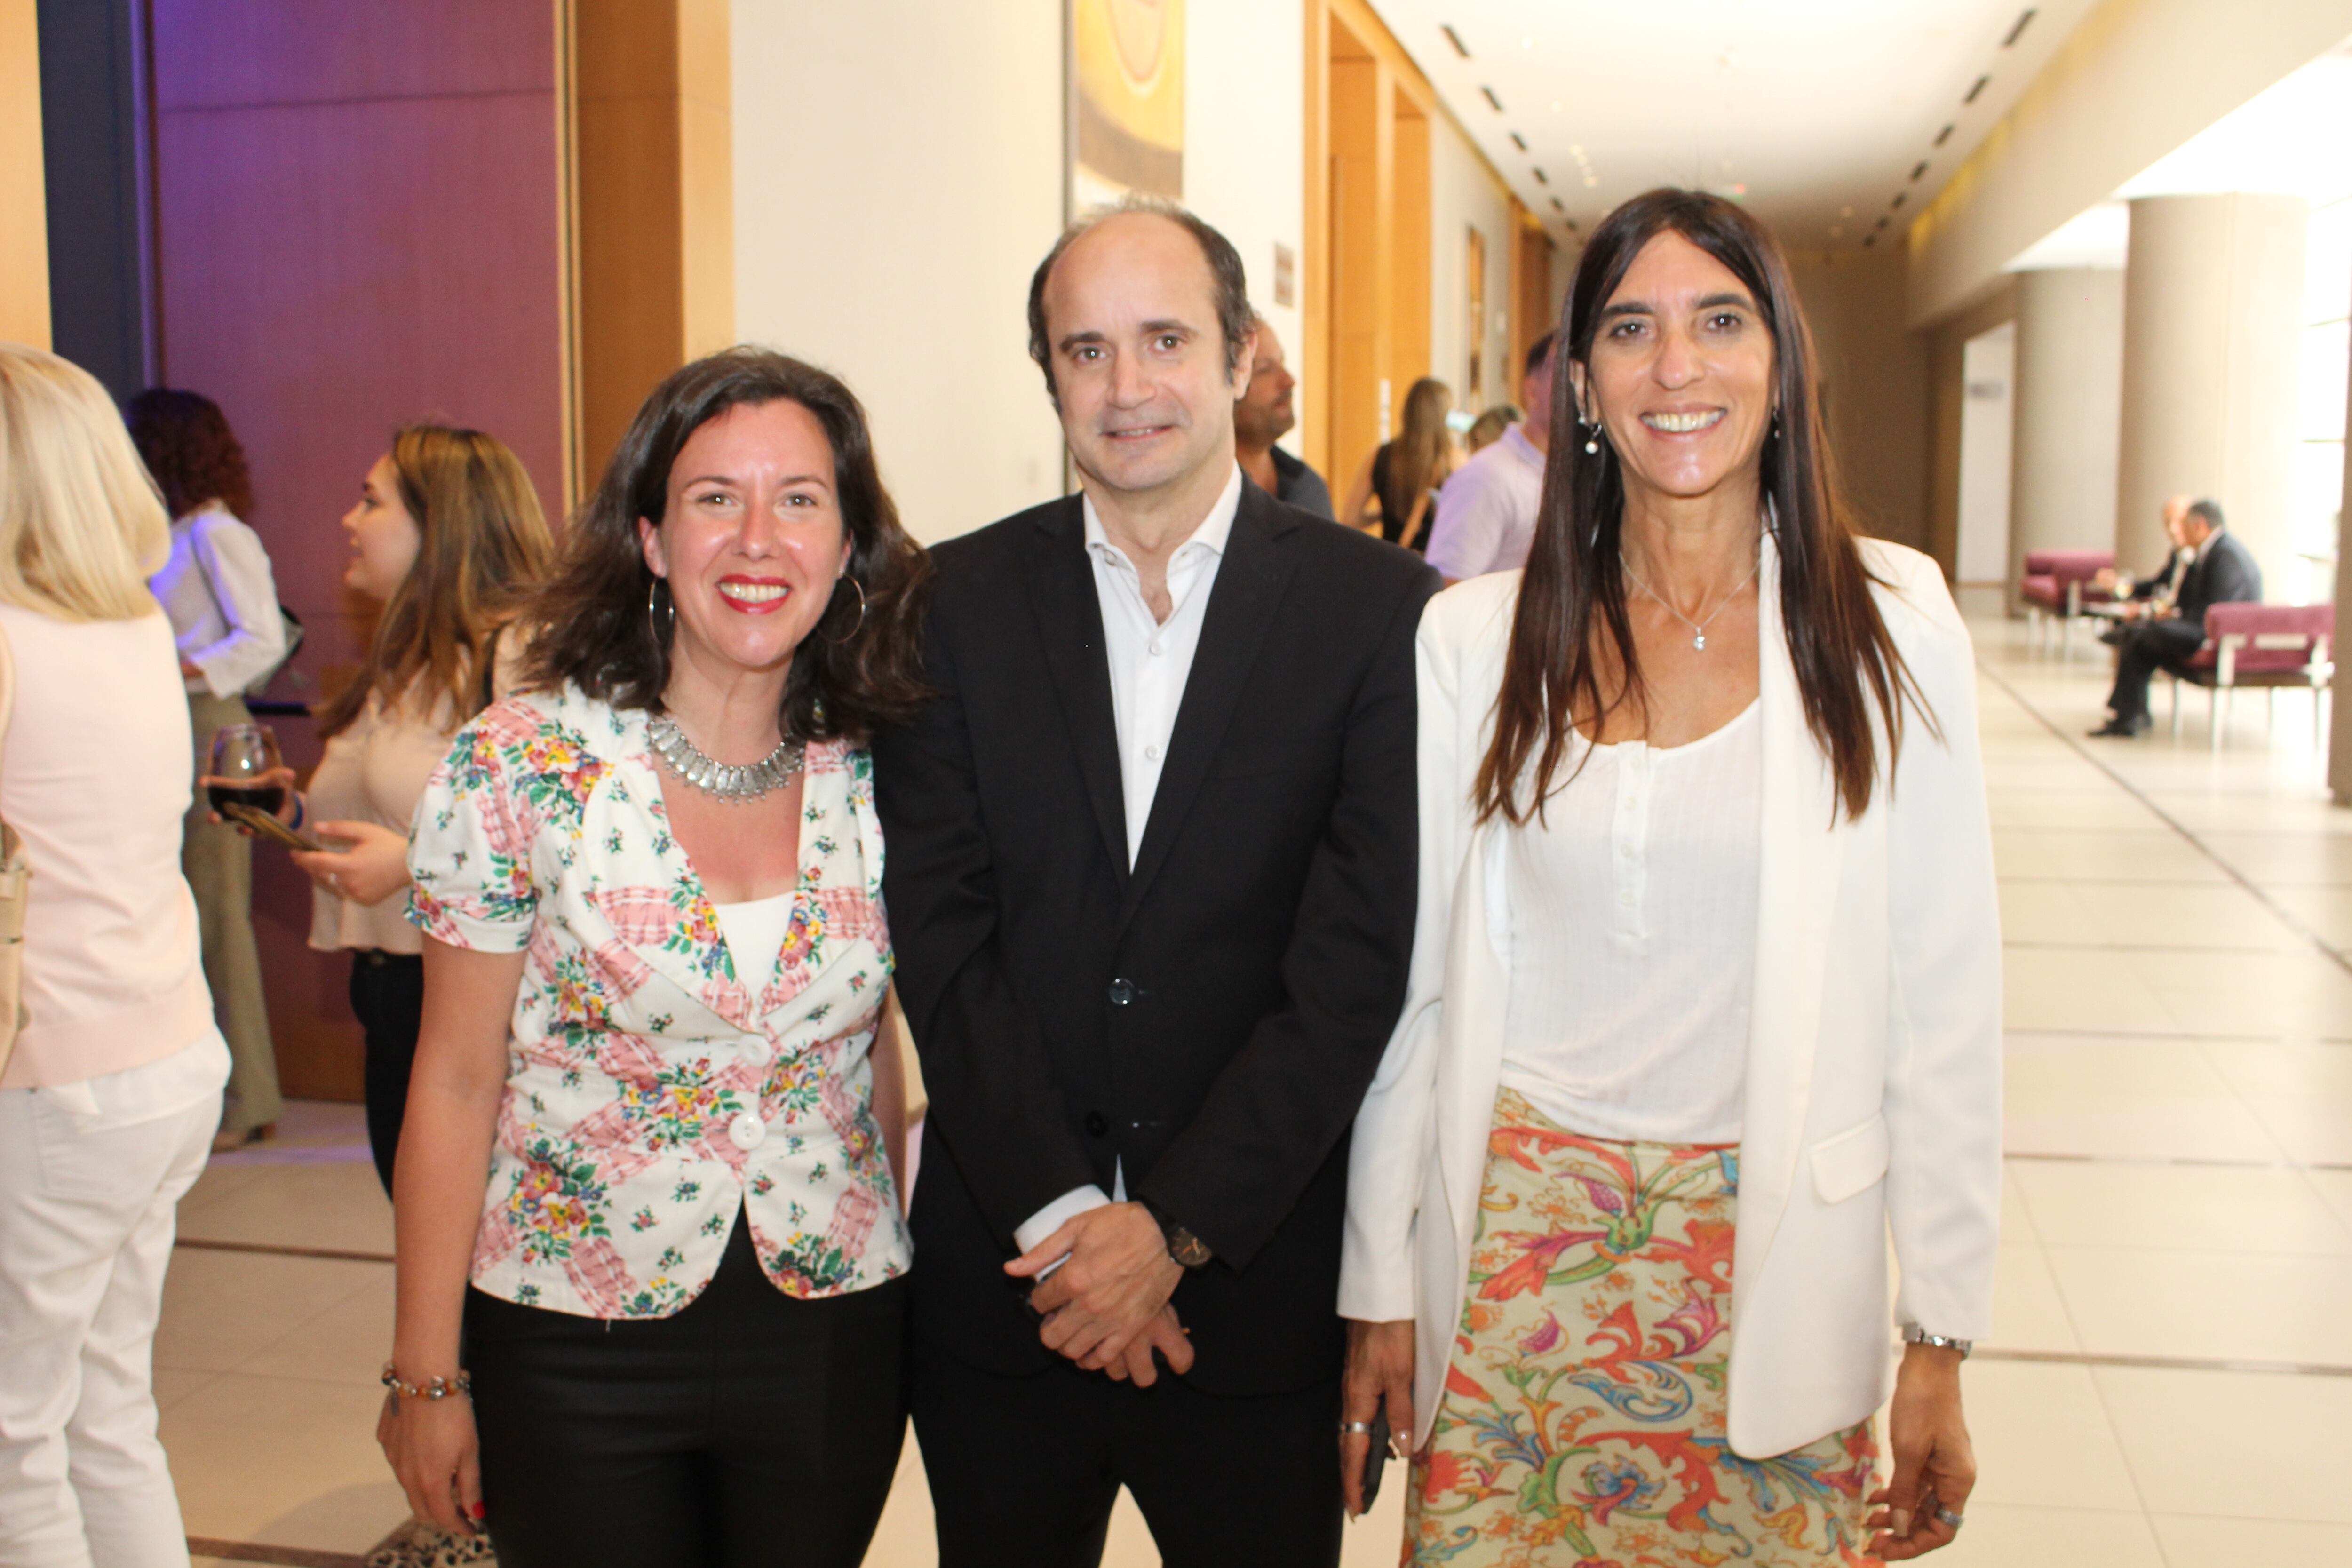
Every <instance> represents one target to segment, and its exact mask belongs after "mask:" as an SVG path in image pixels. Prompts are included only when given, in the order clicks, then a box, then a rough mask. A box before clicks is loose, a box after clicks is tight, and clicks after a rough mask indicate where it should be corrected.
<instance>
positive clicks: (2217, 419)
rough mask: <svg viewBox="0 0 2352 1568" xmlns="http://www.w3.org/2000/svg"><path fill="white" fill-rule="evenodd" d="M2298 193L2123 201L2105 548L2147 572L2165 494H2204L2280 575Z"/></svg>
mask: <svg viewBox="0 0 2352 1568" xmlns="http://www.w3.org/2000/svg"><path fill="white" fill-rule="evenodd" d="M2307 213H2308V206H2307V204H2306V203H2305V201H2304V199H2303V198H2302V197H2301V196H2294V195H2254V194H2251V193H2246V192H2236V193H2231V194H2230V195H2196V196H2147V197H2142V198H2140V199H2138V200H2137V201H2134V202H2133V203H2132V204H2131V249H2130V264H2129V268H2128V270H2127V271H2126V274H2125V283H2124V349H2123V421H2122V440H2121V446H2120V451H2119V455H2118V458H2117V463H2116V509H2117V510H2116V553H2117V556H2118V558H2119V560H2120V561H2121V562H2122V563H2124V564H2125V565H2126V566H2127V567H2129V568H2131V569H2132V570H2135V571H2145V570H2146V569H2147V563H2150V562H2153V561H2157V560H2159V559H2161V558H2162V556H2163V553H2164V552H2165V550H2166V548H2167V545H2166V542H2165V538H2164V526H2163V521H2162V518H2161V510H2162V508H2163V505H2164V501H2165V499H2166V498H2167V497H2168V496H2174V495H2181V494H2189V495H2198V496H2208V497H2210V498H2211V499H2212V500H2216V501H2219V502H2220V503H2221V510H2222V512H2223V514H2224V516H2226V517H2227V519H2228V520H2229V525H2230V528H2231V531H2234V532H2235V533H2236V534H2237V535H2238V536H2239V538H2240V539H2242V540H2243V541H2244V542H2245V543H2246V545H2247V547H2248V548H2249V549H2251V550H2252V552H2254V557H2255V559H2256V560H2257V561H2259V562H2260V563H2262V568H2263V580H2264V584H2265V586H2266V587H2271V588H2273V590H2275V588H2276V587H2277V586H2279V585H2281V584H2284V581H2285V571H2286V564H2287V560H2288V504H2289V485H2290V475H2291V473H2292V468H2293V461H2294V431H2295V403H2296V351H2297V348H2298V346H2299V344H2300V341H2301V327H2302V319H2301V318H2302V310H2303V268H2304V230H2305V225H2306V217H2307Z"/></svg>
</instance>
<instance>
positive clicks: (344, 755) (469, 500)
mask: <svg viewBox="0 0 2352 1568" xmlns="http://www.w3.org/2000/svg"><path fill="white" fill-rule="evenodd" d="M342 525H343V531H345V532H346V533H348V534H350V535H351V541H352V558H351V564H350V565H349V566H348V567H346V568H345V569H344V572H343V585H344V586H345V587H347V588H350V589H352V591H353V592H355V593H357V594H359V595H362V596H363V597H365V598H368V599H372V600H373V601H375V602H376V603H377V604H380V605H383V615H382V616H381V617H380V618H379V619H378V620H377V622H376V630H375V637H374V640H373V643H372V644H371V645H370V646H369V648H368V655H367V660H366V662H365V663H364V664H363V665H362V666H361V668H360V672H359V674H358V675H357V676H356V677H355V678H354V679H352V683H351V684H350V685H349V686H347V687H345V688H344V689H342V691H341V693H340V694H339V695H338V696H337V697H336V698H335V700H333V701H331V702H330V703H328V704H327V705H326V707H325V708H324V709H322V710H320V713H319V715H318V719H319V734H320V738H321V739H323V740H324V741H325V742H326V746H327V749H326V754H325V756H324V757H322V758H321V759H320V763H319V766H318V770H317V772H315V773H312V774H311V776H310V790H309V792H308V794H307V795H304V794H299V793H297V792H295V791H294V790H293V788H292V787H291V786H292V784H293V776H292V773H290V771H289V773H287V774H286V775H285V783H286V784H287V785H288V786H289V787H288V790H287V805H285V806H284V807H283V808H282V810H281V813H280V815H281V816H283V818H284V819H285V820H286V821H287V822H288V823H289V824H297V823H299V824H301V825H302V826H305V827H307V828H308V829H309V831H310V832H311V833H313V834H315V835H317V836H318V837H320V838H321V839H323V840H324V841H325V842H327V843H328V844H329V845H330V846H331V852H329V853H326V854H302V853H297V854H296V855H295V856H294V862H295V864H296V865H298V866H299V867H301V868H302V869H303V870H304V871H305V872H307V873H309V875H310V880H311V882H312V883H313V884H314V885H315V894H314V898H313V902H312V906H311V920H310V945H311V946H312V947H313V948H316V949H317V950H319V951H320V952H337V951H345V952H350V953H351V955H352V981H351V998H352V1012H353V1013H354V1014H355V1015H357V1016H358V1017H359V1021H360V1026H361V1027H362V1029H363V1030H364V1031H365V1033H366V1037H367V1066H366V1085H367V1119H368V1148H369V1150H370V1152H373V1154H374V1156H375V1168H376V1174H377V1175H378V1176H379V1177H381V1178H382V1179H383V1190H384V1192H385V1194H387V1195H389V1194H391V1192H392V1167H393V1156H394V1153H395V1152H397V1151H398V1150H399V1147H400V1126H401V1118H402V1113H403V1111H404V1110H405V1108H406V1106H407V1103H408V1074H409V1067H410V1064H411V1063H413V1062H414V1061H415V1058H416V1032H417V1027H418V1023H419V1020H420V1018H421V1016H422V1011H421V1010H422V1008H423V1006H424V1001H425V970H424V960H423V959H422V958H421V957H420V956H419V955H420V954H421V953H422V952H423V951H424V942H423V939H422V938H421V937H420V936H419V935H418V933H417V930H416V928H415V926H413V925H411V924H409V923H408V918H407V916H408V899H407V893H408V832H409V824H410V820H411V819H412V818H413V817H414V816H415V815H416V803H417V800H418V799H419V798H420V797H421V796H422V795H424V793H425V780H426V779H427V778H428V777H430V776H431V774H432V773H433V770H434V768H435V767H436V765H437V764H438V763H440V761H441V759H442V758H443V757H445V756H446V755H447V754H448V752H449V742H450V741H451V740H452V739H453V738H454V737H455V736H456V735H457V731H459V730H460V729H461V728H463V727H464V726H465V724H466V723H467V721H469V720H471V719H472V718H473V717H474V715H475V714H477V713H479V712H480V711H481V710H483V709H485V708H487V707H488V706H489V705H490V703H492V702H493V701H495V700H499V698H503V697H506V696H509V695H510V694H511V693H512V691H513V689H514V680H513V670H514V668H515V667H516V666H517V664H518V663H519V661H520V658H521V655H522V652H523V648H522V644H523V642H524V640H525V639H524V638H523V637H522V636H521V635H520V630H519V629H518V628H516V627H515V626H513V624H512V623H513V620H514V616H515V612H516V610H517V608H518V607H519V606H520V604H521V601H522V598H523V596H524V595H526V594H528V593H529V592H530V590H531V589H532V588H533V587H535V586H536V585H537V584H538V583H539V581H540V580H541V578H542V577H544V576H546V574H547V572H548V568H549V565H550V563H551V562H552V561H553V560H554V556H555V542H554V539H553V536H552V535H551V533H550V532H549V531H548V527H547V519H546V517H545V516H544V515H543V514H542V513H541V510H540V506H539V495H538V492H537V491H536V490H534V489H532V488H531V482H530V474H529V473H527V472H526V471H525V470H524V468H523V466H522V464H521V462H520V460H519V459H517V458H516V457H515V455H514V454H513V453H512V452H511V451H509V450H508V449H507V447H506V446H505V445H504V444H503V443H502V442H500V441H499V439H498V437H495V436H486V435H484V434H483V433H482V432H480V431H479V430H457V429H451V428H449V427H447V426H439V425H412V426H408V427H407V428H406V429H404V430H402V431H400V432H398V433H397V434H395V435H394V437H393V438H392V449H391V450H390V451H388V452H386V453H384V455H383V457H381V458H377V459H376V460H375V463H374V465H373V467H371V468H369V469H368V471H367V477H366V478H365V479H362V481H361V483H360V499H359V501H358V503H357V504H356V505H354V506H353V507H352V510H350V511H348V512H345V513H344V514H343V520H342Z"/></svg>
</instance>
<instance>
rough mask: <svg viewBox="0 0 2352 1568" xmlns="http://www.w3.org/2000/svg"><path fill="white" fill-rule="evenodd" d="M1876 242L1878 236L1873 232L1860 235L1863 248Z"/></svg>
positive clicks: (1865, 248)
mask: <svg viewBox="0 0 2352 1568" xmlns="http://www.w3.org/2000/svg"><path fill="white" fill-rule="evenodd" d="M1877 243H1878V237H1877V236H1876V235H1874V234H1865V235H1864V236H1863V237H1862V247H1863V248H1864V250H1868V249H1869V248H1870V247H1872V246H1874V245H1876V244H1877Z"/></svg>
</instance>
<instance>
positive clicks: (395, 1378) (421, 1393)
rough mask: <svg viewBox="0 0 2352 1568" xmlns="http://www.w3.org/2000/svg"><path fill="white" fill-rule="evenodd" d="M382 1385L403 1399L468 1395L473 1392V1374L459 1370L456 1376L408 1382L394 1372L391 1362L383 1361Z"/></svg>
mask: <svg viewBox="0 0 2352 1568" xmlns="http://www.w3.org/2000/svg"><path fill="white" fill-rule="evenodd" d="M383 1385H384V1386H385V1387H386V1388H389V1389H390V1390H392V1392H393V1393H394V1394H397V1395H399V1396H400V1397H401V1398H403V1399H446V1398H448V1397H449V1396H450V1395H451V1394H467V1395H468V1396H470V1395H471V1394H473V1392H474V1374H473V1373H470V1372H465V1371H462V1370H461V1371H460V1372H459V1373H457V1376H456V1377H435V1378H428V1379H426V1380H425V1382H423V1383H408V1382H404V1381H403V1380H402V1378H401V1375H400V1373H397V1372H394V1370H393V1367H392V1363H390V1362H386V1363H383Z"/></svg>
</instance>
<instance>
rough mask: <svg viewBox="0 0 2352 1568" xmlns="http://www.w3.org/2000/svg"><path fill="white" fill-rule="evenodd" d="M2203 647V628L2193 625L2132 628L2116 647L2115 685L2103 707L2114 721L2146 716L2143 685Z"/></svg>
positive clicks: (2175, 622) (2181, 622)
mask: <svg viewBox="0 0 2352 1568" xmlns="http://www.w3.org/2000/svg"><path fill="white" fill-rule="evenodd" d="M2204 643H2205V628H2204V627H2203V626H2200V625H2199V624H2198V623H2196V622H2194V621H2184V620H2179V619H2177V618H2176V619H2171V620H2162V621H2150V622H2148V623H2147V625H2145V626H2133V627H2132V628H2131V629H2130V630H2128V631H2126V633H2125V634H2124V637H2123V641H2122V642H2121V643H2119V644H2117V645H2116V647H2117V653H2116V685H2115V689H2114V690H2112V691H2110V692H2108V693H2107V706H2108V707H2109V708H2112V709H2114V710H2115V714H2116V718H2118V719H2125V720H2132V719H2142V718H2146V717H2147V683H2148V682H2149V681H2151V680H2153V679H2156V672H2157V671H2158V670H2159V669H2163V668H2168V667H2170V666H2175V665H2178V664H2179V662H2180V661H2181V660H2183V659H2185V658H2189V656H2190V655H2192V654H2194V653H2195V652H2196V651H2197V650H2198V649H2199V648H2200V647H2203V646H2204Z"/></svg>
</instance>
